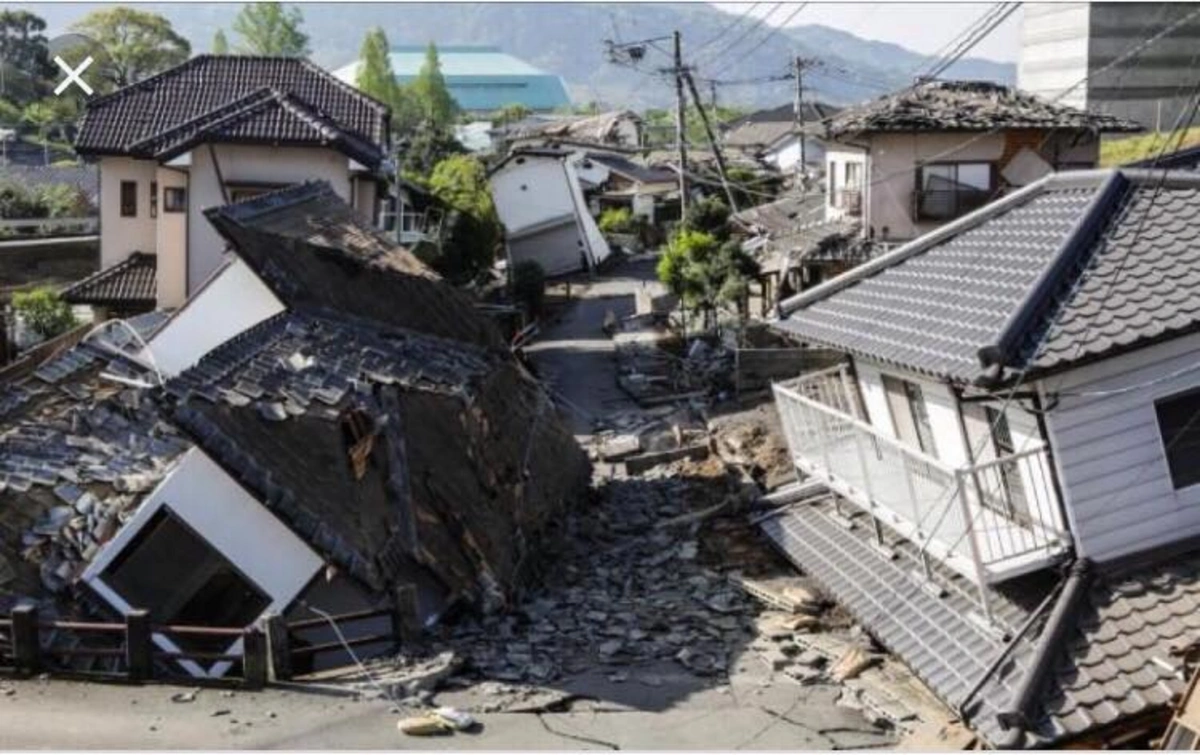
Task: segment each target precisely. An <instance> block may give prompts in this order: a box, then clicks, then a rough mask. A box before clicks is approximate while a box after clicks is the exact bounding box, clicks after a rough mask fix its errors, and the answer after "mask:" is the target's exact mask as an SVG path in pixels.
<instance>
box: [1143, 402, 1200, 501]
mask: <svg viewBox="0 0 1200 755" xmlns="http://www.w3.org/2000/svg"><path fill="white" fill-rule="evenodd" d="M1189 395H1200V385H1194V386H1191V387H1189V388H1183V389H1181V390H1174V391H1168V392H1165V393H1161V394H1159V395H1156V396H1153V397H1152V398H1151V400H1150V411H1151V412H1152V413H1153V414H1154V426H1155V428H1156V429H1157V430H1158V447H1159V449H1160V450H1161V451H1162V461H1163V468H1164V470H1165V472H1166V477H1167V480H1168V482H1169V483H1170V485H1171V492H1172V493H1175V494H1179V493H1185V492H1195V491H1197V490H1200V477H1197V479H1196V480H1195V481H1193V482H1189V483H1187V484H1186V485H1182V486H1180V485H1177V484H1176V482H1175V473H1174V471H1173V470H1172V468H1171V455H1170V451H1169V450H1168V448H1167V439H1166V437H1165V433H1164V432H1163V426H1162V419H1161V418H1160V416H1159V412H1158V407H1159V405H1160V404H1163V403H1165V402H1168V401H1171V400H1173V399H1180V398H1183V397H1185V396H1189ZM1193 429H1194V430H1195V431H1196V432H1200V419H1197V420H1196V421H1195V424H1194V425H1193Z"/></svg>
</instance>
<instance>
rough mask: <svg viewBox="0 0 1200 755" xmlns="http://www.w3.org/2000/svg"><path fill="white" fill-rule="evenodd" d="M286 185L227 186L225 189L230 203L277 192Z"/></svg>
mask: <svg viewBox="0 0 1200 755" xmlns="http://www.w3.org/2000/svg"><path fill="white" fill-rule="evenodd" d="M285 186H287V184H242V185H240V186H239V185H235V184H229V185H228V186H227V187H226V188H227V189H228V190H229V201H230V202H241V201H243V200H246V199H253V198H254V197H258V196H262V195H263V194H267V193H269V192H272V191H277V190H279V189H282V188H284V187H285Z"/></svg>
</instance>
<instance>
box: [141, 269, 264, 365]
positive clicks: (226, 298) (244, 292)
mask: <svg viewBox="0 0 1200 755" xmlns="http://www.w3.org/2000/svg"><path fill="white" fill-rule="evenodd" d="M283 310H284V306H283V305H282V304H281V303H280V302H279V300H278V299H276V298H275V295H274V294H273V293H271V290H270V289H269V288H267V286H266V284H264V283H263V282H262V281H261V280H260V279H259V277H258V276H257V275H255V274H254V272H253V271H252V270H250V268H249V267H247V266H246V265H245V263H243V262H242V261H241V260H240V259H237V258H234V259H232V260H231V261H230V262H229V264H228V265H226V266H225V267H222V268H220V269H219V271H218V272H217V273H216V274H215V275H214V276H213V277H212V278H211V279H210V280H209V281H208V283H207V285H205V286H204V287H202V288H200V289H199V290H198V291H196V293H195V294H194V295H193V296H192V297H191V298H190V299H189V300H188V301H187V303H186V304H185V305H184V307H183V308H182V309H180V310H179V311H177V312H176V313H175V314H174V316H172V317H171V319H170V320H168V321H167V322H166V324H164V325H163V326H162V327H161V328H159V329H158V331H156V332H155V334H154V337H153V338H151V339H150V342H149V344H147V345H148V346H149V349H148V353H147V350H143V352H142V353H141V354H139V358H140V360H141V361H143V362H145V363H147V364H152V365H153V366H155V367H157V368H158V369H159V370H160V371H161V372H162V373H163V374H164V375H165V376H167V377H173V376H175V375H178V374H179V373H180V372H183V371H184V370H186V369H187V368H189V367H191V366H192V365H194V364H196V362H198V361H200V358H201V357H203V356H204V355H205V354H207V353H208V352H209V351H212V350H213V349H215V348H216V347H218V346H220V345H221V344H223V343H225V342H226V341H228V340H229V339H230V338H233V337H234V336H236V335H238V334H239V333H242V332H244V331H246V330H247V329H249V328H251V327H253V326H255V325H257V324H258V323H260V322H262V321H263V320H266V319H267V318H268V317H272V316H274V315H276V314H279V313H280V312H282V311H283Z"/></svg>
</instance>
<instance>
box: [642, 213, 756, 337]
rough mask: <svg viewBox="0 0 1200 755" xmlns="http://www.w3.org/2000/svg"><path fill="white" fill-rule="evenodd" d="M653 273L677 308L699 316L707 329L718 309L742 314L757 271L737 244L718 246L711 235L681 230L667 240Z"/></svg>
mask: <svg viewBox="0 0 1200 755" xmlns="http://www.w3.org/2000/svg"><path fill="white" fill-rule="evenodd" d="M656 272H657V273H658V279H659V280H660V281H662V282H663V284H664V285H666V286H667V288H668V289H669V290H670V291H671V293H673V294H675V295H676V296H678V297H679V299H680V302H681V304H682V305H683V306H684V307H685V308H686V309H692V310H695V311H697V312H700V313H701V314H702V315H703V316H704V323H705V326H706V327H709V326H711V325H712V324H713V319H714V318H715V316H716V313H717V310H718V308H719V307H720V306H721V305H732V306H734V307H735V308H736V310H737V311H738V313H739V315H743V314H744V313H745V302H746V298H747V297H748V296H749V293H750V282H751V280H753V279H754V278H755V277H757V276H758V275H759V268H758V263H757V262H755V261H754V259H753V258H752V257H750V256H749V255H748V254H746V253H745V252H744V251H742V247H741V244H740V243H738V242H737V241H725V242H722V241H721V240H720V239H718V238H717V237H716V236H714V235H713V234H711V233H706V232H704V231H698V230H692V229H682V230H680V231H678V232H677V233H676V234H675V235H674V236H673V237H672V238H671V241H670V243H669V244H668V245H667V249H666V251H665V252H664V253H663V255H662V256H661V257H660V258H659V260H658V267H657V269H656Z"/></svg>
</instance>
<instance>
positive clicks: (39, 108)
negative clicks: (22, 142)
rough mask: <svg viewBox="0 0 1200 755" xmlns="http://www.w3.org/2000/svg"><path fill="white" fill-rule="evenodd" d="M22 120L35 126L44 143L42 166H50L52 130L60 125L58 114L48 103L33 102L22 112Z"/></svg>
mask: <svg viewBox="0 0 1200 755" xmlns="http://www.w3.org/2000/svg"><path fill="white" fill-rule="evenodd" d="M21 120H22V121H24V122H25V123H28V124H29V125H30V126H33V128H34V130H36V131H37V135H38V138H39V139H41V141H42V164H43V165H49V164H50V129H51V128H53V127H54V125H55V124H56V123H58V113H57V112H56V111H55V109H54V106H53V105H51V104H50V103H47V102H33V103H30V104H29V105H26V106H25V109H24V110H23V111H22V112H21Z"/></svg>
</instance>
